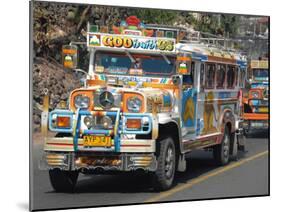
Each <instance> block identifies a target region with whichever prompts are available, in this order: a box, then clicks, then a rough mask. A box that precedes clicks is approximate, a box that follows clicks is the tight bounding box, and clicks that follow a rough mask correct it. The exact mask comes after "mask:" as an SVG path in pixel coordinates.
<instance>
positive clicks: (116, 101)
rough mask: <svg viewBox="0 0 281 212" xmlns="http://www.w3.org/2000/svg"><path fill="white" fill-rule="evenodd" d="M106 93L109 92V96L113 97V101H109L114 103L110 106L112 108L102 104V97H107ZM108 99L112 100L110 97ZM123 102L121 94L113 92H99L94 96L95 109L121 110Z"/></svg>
mask: <svg viewBox="0 0 281 212" xmlns="http://www.w3.org/2000/svg"><path fill="white" fill-rule="evenodd" d="M105 92H108V96H111V95H112V97H113V99H112V100H109V101H112V105H110V107H107V106H105V105H104V103H103V102H101V99H102V98H103V97H102V96H101V95H105ZM108 98H110V97H108ZM121 100H122V96H121V94H119V93H113V92H109V91H98V92H96V93H95V94H94V105H95V108H102V109H107V110H109V109H111V108H120V106H121Z"/></svg>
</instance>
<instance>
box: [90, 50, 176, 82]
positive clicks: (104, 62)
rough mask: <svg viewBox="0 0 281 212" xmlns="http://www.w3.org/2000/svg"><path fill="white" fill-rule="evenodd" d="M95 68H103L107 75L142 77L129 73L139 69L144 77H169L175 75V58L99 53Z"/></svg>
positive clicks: (154, 55) (96, 57)
mask: <svg viewBox="0 0 281 212" xmlns="http://www.w3.org/2000/svg"><path fill="white" fill-rule="evenodd" d="M95 66H96V67H103V69H104V73H105V74H117V75H118V74H123V75H126V74H129V75H140V74H139V72H138V74H132V73H134V72H131V71H129V70H130V69H139V70H142V71H141V73H142V75H143V76H155V77H165V76H166V77H169V76H171V75H173V74H174V73H175V57H171V56H165V57H164V56H162V55H158V54H157V55H156V54H145V55H144V54H131V53H130V54H129V55H128V54H126V53H123V52H119V53H113V52H105V51H99V52H97V53H96V54H95Z"/></svg>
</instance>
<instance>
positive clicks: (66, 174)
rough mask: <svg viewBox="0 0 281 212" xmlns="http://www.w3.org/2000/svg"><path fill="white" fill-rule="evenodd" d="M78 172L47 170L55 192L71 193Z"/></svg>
mask: <svg viewBox="0 0 281 212" xmlns="http://www.w3.org/2000/svg"><path fill="white" fill-rule="evenodd" d="M78 174H79V172H78V171H64V170H60V169H52V170H49V176H50V181H51V184H52V186H53V188H54V189H55V191H57V192H72V191H73V190H74V187H75V185H76V182H77V178H78Z"/></svg>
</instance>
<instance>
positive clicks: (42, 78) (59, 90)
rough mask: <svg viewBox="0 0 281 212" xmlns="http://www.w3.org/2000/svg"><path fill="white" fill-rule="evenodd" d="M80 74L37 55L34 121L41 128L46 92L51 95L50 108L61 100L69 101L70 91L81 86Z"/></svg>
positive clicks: (34, 86) (34, 70)
mask: <svg viewBox="0 0 281 212" xmlns="http://www.w3.org/2000/svg"><path fill="white" fill-rule="evenodd" d="M81 78H82V77H81V76H78V74H76V73H73V72H70V73H67V72H65V70H64V69H63V68H62V67H61V65H59V64H58V63H57V62H55V61H49V60H46V59H44V58H42V57H37V58H36V59H35V61H34V66H33V123H34V130H35V131H38V130H39V129H40V123H41V112H42V108H43V97H44V93H45V92H46V91H48V95H49V96H50V110H52V109H54V108H55V107H56V105H57V104H58V103H59V102H60V101H61V100H63V101H67V100H68V96H69V93H70V91H72V90H73V89H75V88H78V87H80V86H81V82H80V79H81Z"/></svg>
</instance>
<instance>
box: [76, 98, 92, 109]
mask: <svg viewBox="0 0 281 212" xmlns="http://www.w3.org/2000/svg"><path fill="white" fill-rule="evenodd" d="M74 104H75V107H76V108H84V109H85V108H88V107H89V105H90V98H89V97H87V96H82V95H78V96H76V97H75V98H74Z"/></svg>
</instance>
